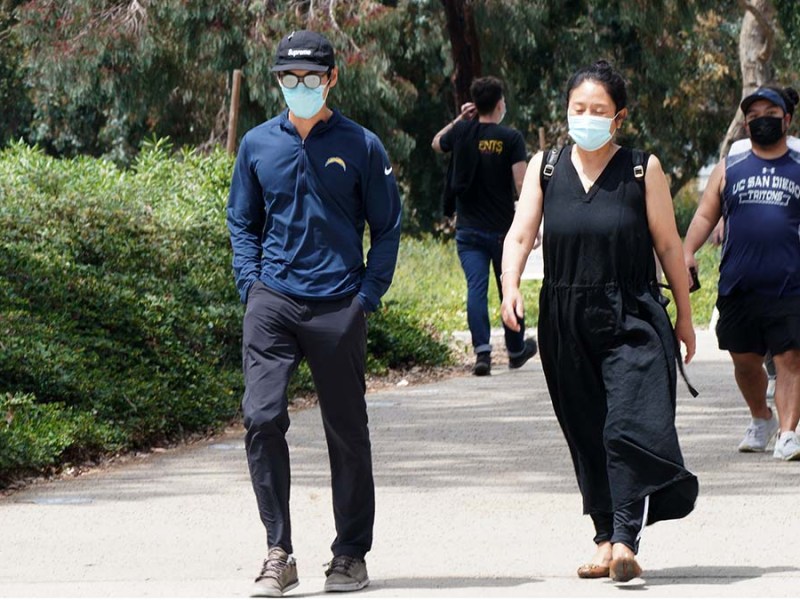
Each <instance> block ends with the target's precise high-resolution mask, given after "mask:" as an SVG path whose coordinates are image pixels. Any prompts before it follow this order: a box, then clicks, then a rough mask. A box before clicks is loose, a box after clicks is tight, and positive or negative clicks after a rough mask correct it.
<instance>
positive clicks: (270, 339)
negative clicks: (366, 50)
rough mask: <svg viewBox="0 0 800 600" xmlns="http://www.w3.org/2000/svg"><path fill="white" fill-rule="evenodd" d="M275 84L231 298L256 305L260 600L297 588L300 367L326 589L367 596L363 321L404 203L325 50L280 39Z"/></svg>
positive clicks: (234, 215)
mask: <svg viewBox="0 0 800 600" xmlns="http://www.w3.org/2000/svg"><path fill="white" fill-rule="evenodd" d="M272 71H273V72H275V73H276V75H277V81H278V84H279V85H280V88H281V91H282V93H283V96H284V99H285V100H286V104H287V106H288V110H285V111H284V112H282V113H281V114H280V115H278V116H277V117H275V118H273V119H271V120H269V121H267V122H265V123H263V124H261V125H259V126H258V127H255V128H254V129H252V130H251V131H249V132H247V134H246V135H245V136H244V138H243V139H242V142H241V146H240V148H239V154H238V157H237V160H236V166H235V169H234V173H233V180H232V182H231V189H230V197H229V201H228V211H227V220H228V229H229V230H230V235H231V244H232V246H233V270H234V275H235V278H236V285H237V287H238V289H239V294H240V296H241V299H242V302H244V303H246V305H247V309H246V312H245V317H244V325H243V369H244V378H245V393H244V398H243V400H242V409H243V413H244V424H245V428H246V430H247V433H246V438H245V444H246V451H247V461H248V465H249V468H250V477H251V479H252V483H253V489H254V490H255V495H256V500H257V503H258V509H259V513H260V516H261V520H262V522H263V523H264V526H265V527H266V530H267V548H268V555H267V559H266V560H265V561H264V564H263V568H262V570H261V573H260V574H259V576H258V577H257V578H256V583H255V587H254V590H253V595H256V596H281V595H282V594H283V593H284V592H286V591H288V590H290V589H292V588H294V587H295V586H296V585H297V583H298V580H297V568H296V564H295V561H294V557H293V556H292V552H293V548H292V540H291V522H290V518H289V481H290V473H289V450H288V446H287V443H286V438H285V434H286V431H287V429H288V428H289V414H288V399H287V395H286V388H287V385H288V383H289V379H290V376H291V374H292V373H293V372H294V370H295V369H296V367H297V365H298V363H299V362H300V360H301V359H302V358H304V357H305V358H306V360H307V361H308V365H309V367H310V369H311V373H312V375H313V378H314V383H315V385H316V388H317V394H318V398H319V405H320V411H321V413H322V421H323V426H324V429H325V435H326V439H327V443H328V454H329V457H330V464H331V485H332V488H333V505H334V518H335V523H336V538H335V540H334V542H333V545H332V546H331V550H332V552H333V559H332V561H331V563H330V564H329V566H328V567H329V568H328V569H327V571H326V581H325V590H326V591H351V590H358V589H361V588H363V587H365V586H366V585H368V584H369V578H368V576H367V570H366V563H365V562H364V555H365V554H366V553H367V552H368V551H369V550H370V547H371V545H372V529H373V522H374V513H375V491H374V483H373V478H372V459H371V449H370V440H369V429H368V426H367V410H366V402H365V399H364V394H365V389H366V386H365V379H364V372H365V363H366V339H367V314H368V313H370V312H372V311H374V310H375V309H376V308H377V306H378V303H379V302H380V298H381V296H382V295H383V294H384V293H385V292H386V290H387V289H388V288H389V285H390V284H391V281H392V276H393V274H394V268H395V263H396V260H397V250H398V245H399V240H400V219H401V205H400V196H399V193H398V189H397V183H396V181H395V178H394V173H393V169H392V165H391V163H390V162H389V159H388V157H387V155H386V151H385V150H384V148H383V146H382V144H381V142H380V140H379V139H378V137H377V136H376V135H375V134H373V133H372V132H370V131H368V130H366V129H365V128H363V127H361V126H360V125H358V124H357V123H355V122H353V121H351V120H349V119H347V118H346V117H344V116H343V115H342V114H341V113H339V112H338V111H336V110H332V109H330V108H329V107H328V106H327V97H328V95H329V93H330V91H331V89H332V88H334V87H335V86H336V82H337V79H338V69H337V68H336V65H335V60H334V52H333V47H332V46H331V44H330V42H329V41H328V40H327V39H325V38H324V37H323V36H321V35H319V34H317V33H314V32H310V31H296V32H293V33H292V34H290V35H288V36H286V37H284V38H283V39H282V40H281V41H280V43H279V45H278V50H277V57H276V62H275V65H274V66H273V68H272ZM365 224H368V225H369V231H370V241H371V244H370V250H369V252H368V254H367V260H366V265H365V264H364V253H363V235H364V228H365Z"/></svg>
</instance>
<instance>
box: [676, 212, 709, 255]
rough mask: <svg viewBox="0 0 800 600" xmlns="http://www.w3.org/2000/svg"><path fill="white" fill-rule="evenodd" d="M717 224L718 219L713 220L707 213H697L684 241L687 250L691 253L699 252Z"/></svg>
mask: <svg viewBox="0 0 800 600" xmlns="http://www.w3.org/2000/svg"><path fill="white" fill-rule="evenodd" d="M716 224H717V221H714V222H711V221H710V220H709V219H708V218H707V217H706V216H705V215H702V214H695V216H694V218H693V219H692V222H691V223H690V224H689V229H688V230H687V231H686V237H685V238H684V241H683V247H684V248H685V249H686V251H687V252H689V253H690V254H694V253H695V252H697V251H698V250H699V249H700V248H701V247H702V246H703V244H705V242H706V240H707V239H708V236H709V235H711V230H713V229H714V227H715V226H716Z"/></svg>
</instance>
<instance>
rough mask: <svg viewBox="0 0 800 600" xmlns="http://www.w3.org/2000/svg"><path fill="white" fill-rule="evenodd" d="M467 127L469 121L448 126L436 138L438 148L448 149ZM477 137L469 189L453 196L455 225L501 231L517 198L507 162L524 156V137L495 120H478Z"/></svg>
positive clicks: (512, 163) (510, 214)
mask: <svg viewBox="0 0 800 600" xmlns="http://www.w3.org/2000/svg"><path fill="white" fill-rule="evenodd" d="M468 127H469V121H458V122H457V123H456V124H455V125H454V126H453V127H451V128H450V130H449V131H447V132H446V133H445V134H444V135H443V136H442V137H441V139H440V140H439V145H440V146H441V148H442V150H444V151H445V152H450V151H452V149H453V147H454V146H455V145H456V144H457V143H458V142H459V140H460V139H461V137H462V136H463V135H464V133H465V131H466V130H467V129H468ZM477 138H478V139H477V151H478V153H479V160H478V166H477V169H476V171H475V175H474V177H473V179H472V183H471V184H470V186H469V189H467V191H466V192H464V193H462V194H460V195H459V196H458V198H457V199H456V215H457V217H456V227H458V228H462V227H470V228H475V229H486V230H489V231H501V232H503V233H505V232H506V231H508V228H509V227H511V222H512V221H513V220H514V201H515V200H516V198H517V190H516V186H515V185H514V174H513V172H512V170H511V166H512V165H514V164H516V163H518V162H525V161H526V160H527V152H526V150H525V140H524V139H523V137H522V134H521V133H520V132H519V131H517V130H516V129H511V128H510V127H503V126H502V125H497V124H496V123H480V124H479V125H478V136H477ZM456 168H458V167H456Z"/></svg>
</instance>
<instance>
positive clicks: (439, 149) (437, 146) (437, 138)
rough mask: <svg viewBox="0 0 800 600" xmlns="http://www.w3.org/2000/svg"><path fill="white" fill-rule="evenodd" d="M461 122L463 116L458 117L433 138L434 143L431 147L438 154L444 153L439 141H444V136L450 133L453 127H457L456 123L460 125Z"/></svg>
mask: <svg viewBox="0 0 800 600" xmlns="http://www.w3.org/2000/svg"><path fill="white" fill-rule="evenodd" d="M460 120H461V115H458V116H457V117H456V118H455V119H453V120H452V121H450V122H449V123H448V124H447V125H445V126H444V127H442V128H441V129H440V130H439V132H438V133H437V134H436V135H435V136H433V143H431V147H432V148H433V149H434V150H435V151H436V152H443V150H442V146H441V145H440V143H439V141H440V140H441V139H442V136H443V135H444V134H445V133H447V132H448V131H450V130H451V129H452V128H453V127H455V125H456V123H458V122H459V121H460Z"/></svg>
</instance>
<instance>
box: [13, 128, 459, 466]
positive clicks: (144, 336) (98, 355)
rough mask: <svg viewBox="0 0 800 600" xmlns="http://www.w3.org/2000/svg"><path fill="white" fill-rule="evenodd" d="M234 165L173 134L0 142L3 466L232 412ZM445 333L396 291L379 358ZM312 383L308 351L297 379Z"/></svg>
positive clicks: (379, 325)
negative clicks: (80, 152) (32, 144)
mask: <svg viewBox="0 0 800 600" xmlns="http://www.w3.org/2000/svg"><path fill="white" fill-rule="evenodd" d="M231 170H232V160H231V158H230V157H228V156H227V155H225V154H224V153H222V152H217V153H215V154H212V155H210V156H204V155H200V154H198V153H193V152H182V153H180V154H178V155H175V154H173V153H172V151H171V149H170V147H169V145H168V144H166V143H165V142H163V141H159V142H153V143H151V144H149V145H148V147H147V148H145V150H144V151H143V152H142V153H141V154H140V156H139V158H138V160H137V162H136V163H135V164H134V165H133V167H132V168H131V169H129V170H122V169H119V168H117V167H116V166H114V165H113V164H112V163H110V162H108V161H104V160H98V159H90V158H85V157H81V158H76V159H73V160H56V159H53V158H50V157H48V156H46V155H45V154H44V153H43V152H41V151H39V150H37V149H35V148H29V147H26V146H24V145H14V146H11V147H9V148H7V149H6V150H5V151H3V152H2V153H0V230H2V231H3V235H2V237H0V395H5V394H11V395H10V396H5V397H6V400H5V401H4V402H5V403H6V404H8V406H11V405H12V404H13V407H14V408H13V411H12V412H14V414H15V415H16V416H15V417H14V419H13V420H12V423H15V424H14V425H13V427H14V429H13V436H14V437H13V438H10V439H11V441H10V442H9V443H11V444H12V446H8V445H4V446H0V479H2V472H3V471H4V470H6V469H11V468H13V469H24V468H34V469H41V468H43V467H44V466H46V465H47V464H55V463H58V462H59V461H60V460H63V459H64V457H65V456H67V455H72V454H80V452H81V451H84V452H94V451H95V450H96V449H98V448H99V449H101V450H103V449H104V450H117V449H128V448H135V447H142V446H148V445H150V444H153V443H156V442H161V441H163V440H171V439H176V438H180V437H181V436H183V435H185V434H187V433H191V432H202V431H205V430H208V429H211V428H214V427H216V426H218V425H220V424H223V423H227V422H229V421H230V420H231V419H232V418H233V417H235V415H236V413H237V411H238V410H239V403H240V398H241V394H242V377H241V373H240V370H241V322H242V316H243V314H244V310H243V307H242V305H241V304H240V302H239V297H238V293H237V291H236V289H235V286H234V283H233V276H232V272H231V266H230V263H231V252H230V243H229V239H228V231H227V227H226V225H225V205H226V202H227V193H228V186H229V183H230V173H231ZM417 306H422V305H421V304H417ZM434 338H435V336H434V335H433V328H432V327H431V326H430V325H429V323H428V322H427V321H425V320H424V319H423V318H419V317H418V316H416V315H415V314H414V311H412V310H411V309H409V308H408V307H406V306H401V305H399V304H398V305H394V304H391V303H387V304H386V306H385V307H384V308H383V309H381V311H379V312H378V313H376V315H375V316H374V318H371V322H370V341H369V348H370V352H371V354H370V359H369V363H368V365H369V367H370V368H372V369H374V370H377V371H381V370H384V369H386V368H387V367H394V366H400V365H410V364H420V363H423V364H442V363H446V362H447V361H448V360H449V352H448V350H447V349H446V347H445V346H443V345H442V344H440V343H439V342H437V341H436V340H435V339H434ZM311 389H312V381H311V377H310V374H309V373H308V369H307V367H305V366H304V365H303V366H301V368H300V369H298V371H297V373H296V375H295V377H294V378H293V380H292V387H291V392H290V393H291V394H297V393H305V392H308V391H310V390H311ZM9 403H12V404H9ZM9 410H10V409H9ZM9 431H10V430H9ZM44 431H48V432H49V433H48V434H47V435H46V436H45V437H43V438H42V443H41V447H37V448H34V446H36V439H37V437H39V436H42V435H43V432H44ZM6 433H8V431H6Z"/></svg>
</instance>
